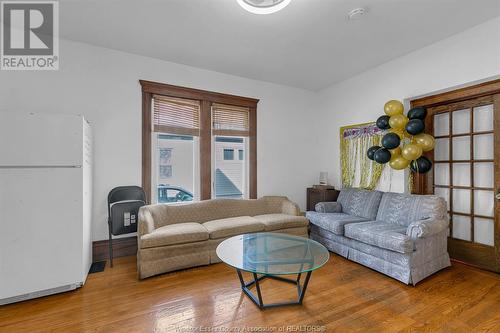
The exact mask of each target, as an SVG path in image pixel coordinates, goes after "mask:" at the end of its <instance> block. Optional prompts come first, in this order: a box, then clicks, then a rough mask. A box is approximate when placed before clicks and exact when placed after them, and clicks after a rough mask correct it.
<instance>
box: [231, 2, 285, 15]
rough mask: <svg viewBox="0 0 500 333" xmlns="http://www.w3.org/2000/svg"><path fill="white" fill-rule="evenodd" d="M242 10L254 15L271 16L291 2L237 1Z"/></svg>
mask: <svg viewBox="0 0 500 333" xmlns="http://www.w3.org/2000/svg"><path fill="white" fill-rule="evenodd" d="M237 1H238V4H239V5H240V6H241V7H243V9H245V10H247V11H249V12H250V13H254V14H272V13H276V12H277V11H279V10H282V9H283V8H285V7H286V6H288V5H289V4H290V1H291V0H237Z"/></svg>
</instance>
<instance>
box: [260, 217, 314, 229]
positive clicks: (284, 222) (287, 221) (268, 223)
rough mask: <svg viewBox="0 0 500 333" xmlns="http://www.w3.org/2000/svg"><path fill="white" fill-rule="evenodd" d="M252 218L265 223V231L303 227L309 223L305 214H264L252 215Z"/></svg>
mask: <svg viewBox="0 0 500 333" xmlns="http://www.w3.org/2000/svg"><path fill="white" fill-rule="evenodd" d="M254 218H255V219H256V220H258V221H259V222H261V223H262V224H264V225H265V228H264V230H265V231H272V230H279V229H287V228H298V227H305V226H307V225H308V224H309V220H308V219H307V218H306V217H305V216H294V215H287V214H265V215H257V216H254Z"/></svg>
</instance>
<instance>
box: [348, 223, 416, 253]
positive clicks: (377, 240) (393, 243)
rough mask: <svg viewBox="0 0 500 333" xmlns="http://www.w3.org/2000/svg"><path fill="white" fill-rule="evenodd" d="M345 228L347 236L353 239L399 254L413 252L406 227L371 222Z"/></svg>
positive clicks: (349, 225)
mask: <svg viewBox="0 0 500 333" xmlns="http://www.w3.org/2000/svg"><path fill="white" fill-rule="evenodd" d="M344 228H345V232H344V234H345V236H346V237H349V238H351V239H355V240H357V241H360V242H363V243H366V244H370V245H374V246H378V247H380V248H383V249H388V250H392V251H396V252H399V253H411V252H413V248H414V244H413V241H412V240H411V238H410V237H408V236H407V235H406V227H404V226H400V225H397V224H391V223H384V222H379V221H369V222H361V223H352V224H347V225H346V226H345V227H344Z"/></svg>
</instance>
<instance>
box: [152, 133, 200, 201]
mask: <svg viewBox="0 0 500 333" xmlns="http://www.w3.org/2000/svg"><path fill="white" fill-rule="evenodd" d="M154 137H155V140H154V141H153V146H156V149H155V150H156V151H157V155H156V157H157V158H156V163H155V165H157V166H158V172H157V173H156V176H155V177H153V184H151V185H152V188H153V191H155V190H156V192H157V195H156V196H154V197H156V198H157V202H158V203H170V202H177V201H192V200H193V199H195V200H196V199H198V197H199V191H198V190H197V188H198V183H199V177H197V172H196V170H197V169H198V163H199V162H198V156H199V154H198V151H199V149H198V147H199V145H198V141H199V139H198V137H196V136H187V135H171V134H164V133H156V132H155V133H154ZM153 168H154V167H153ZM172 191H173V192H172ZM177 192H182V193H185V194H186V195H177V196H176V195H172V193H175V194H176V193H177Z"/></svg>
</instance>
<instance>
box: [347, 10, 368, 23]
mask: <svg viewBox="0 0 500 333" xmlns="http://www.w3.org/2000/svg"><path fill="white" fill-rule="evenodd" d="M365 14H366V9H364V8H355V9H353V10H351V11H350V12H349V13H347V18H348V19H349V20H351V21H356V20H359V19H360V18H361V16H363V15H365Z"/></svg>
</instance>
